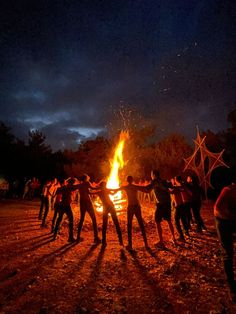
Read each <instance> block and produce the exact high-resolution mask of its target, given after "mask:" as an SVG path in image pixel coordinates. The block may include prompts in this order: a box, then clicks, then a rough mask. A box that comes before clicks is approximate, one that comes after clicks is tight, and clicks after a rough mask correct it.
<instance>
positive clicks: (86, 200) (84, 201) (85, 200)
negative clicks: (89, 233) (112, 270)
mask: <svg viewBox="0 0 236 314" xmlns="http://www.w3.org/2000/svg"><path fill="white" fill-rule="evenodd" d="M89 180H90V177H89V176H88V175H87V174H84V175H83V176H82V177H81V181H82V183H80V184H78V189H79V193H80V220H79V224H78V232H77V241H78V242H80V241H82V240H83V239H82V238H81V237H80V235H81V231H82V227H83V223H84V218H85V214H86V213H88V214H89V216H90V218H91V220H92V223H93V233H94V243H95V244H99V243H101V240H100V238H99V236H98V228H97V220H96V216H95V211H94V207H93V203H92V200H91V197H90V190H98V188H95V187H93V186H92V184H91V183H90V182H89Z"/></svg>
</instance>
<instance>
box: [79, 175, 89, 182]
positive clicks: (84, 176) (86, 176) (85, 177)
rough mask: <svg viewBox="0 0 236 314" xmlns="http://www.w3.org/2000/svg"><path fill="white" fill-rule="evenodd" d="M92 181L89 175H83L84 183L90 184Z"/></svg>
mask: <svg viewBox="0 0 236 314" xmlns="http://www.w3.org/2000/svg"><path fill="white" fill-rule="evenodd" d="M89 179H90V177H89V175H87V174H86V173H85V174H83V175H82V177H81V181H82V182H88V181H89Z"/></svg>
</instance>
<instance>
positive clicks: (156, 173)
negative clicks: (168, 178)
mask: <svg viewBox="0 0 236 314" xmlns="http://www.w3.org/2000/svg"><path fill="white" fill-rule="evenodd" d="M151 178H152V179H153V180H154V179H160V178H161V176H160V172H159V171H158V170H156V169H155V170H152V172H151Z"/></svg>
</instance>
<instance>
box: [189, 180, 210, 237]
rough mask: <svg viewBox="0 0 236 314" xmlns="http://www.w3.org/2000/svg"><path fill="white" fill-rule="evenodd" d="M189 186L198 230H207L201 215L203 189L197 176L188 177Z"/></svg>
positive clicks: (191, 206) (199, 231) (191, 205)
mask: <svg viewBox="0 0 236 314" xmlns="http://www.w3.org/2000/svg"><path fill="white" fill-rule="evenodd" d="M186 184H187V187H188V189H189V190H190V191H191V193H192V196H191V201H190V208H191V209H192V212H193V217H194V220H195V223H196V224H197V230H196V231H197V232H198V233H201V232H202V230H206V227H205V224H204V222H203V219H202V217H201V206H202V194H203V192H202V189H201V187H200V185H199V184H198V182H197V180H196V178H195V177H192V176H188V177H187V183H186Z"/></svg>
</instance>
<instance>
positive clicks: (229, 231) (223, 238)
mask: <svg viewBox="0 0 236 314" xmlns="http://www.w3.org/2000/svg"><path fill="white" fill-rule="evenodd" d="M214 216H215V223H216V230H217V234H218V237H219V240H220V244H221V250H222V259H223V265H224V272H225V275H226V280H227V283H228V286H229V293H230V297H231V299H232V301H233V302H236V281H235V279H234V269H233V256H234V240H233V239H234V238H233V234H235V233H236V174H235V173H234V174H233V178H232V184H231V185H229V186H226V187H224V188H223V189H222V191H221V193H220V195H219V197H218V198H217V200H216V202H215V204H214Z"/></svg>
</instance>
